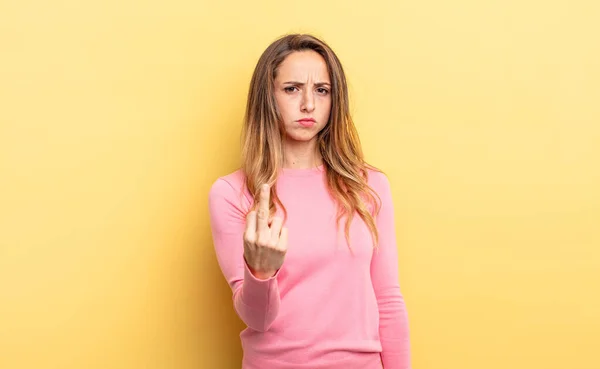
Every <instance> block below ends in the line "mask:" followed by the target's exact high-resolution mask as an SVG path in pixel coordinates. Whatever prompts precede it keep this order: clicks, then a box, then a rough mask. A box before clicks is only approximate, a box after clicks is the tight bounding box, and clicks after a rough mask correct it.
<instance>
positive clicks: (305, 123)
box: [298, 118, 315, 128]
mask: <svg viewBox="0 0 600 369" xmlns="http://www.w3.org/2000/svg"><path fill="white" fill-rule="evenodd" d="M298 123H300V125H301V126H302V127H306V128H309V127H312V126H313V125H314V124H315V120H314V119H312V118H311V119H300V120H299V121H298Z"/></svg>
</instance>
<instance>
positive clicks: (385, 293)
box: [369, 172, 411, 369]
mask: <svg viewBox="0 0 600 369" xmlns="http://www.w3.org/2000/svg"><path fill="white" fill-rule="evenodd" d="M371 176H372V178H370V181H369V182H371V186H372V187H373V189H374V190H375V191H376V192H377V193H378V195H379V197H380V198H381V210H380V212H379V215H378V216H377V218H376V223H377V229H378V231H379V248H378V249H376V250H374V251H373V259H372V260H371V280H372V282H373V288H374V290H375V295H376V297H377V304H378V306H379V337H380V340H381V346H382V348H383V350H382V353H381V358H382V361H383V367H384V368H385V369H409V368H410V367H411V358H410V340H409V328H408V314H407V312H406V305H405V303H404V298H403V297H402V294H401V292H400V283H399V281H398V251H397V249H396V230H395V226H394V205H393V202H392V194H391V188H390V183H389V180H388V179H387V177H386V175H385V174H383V173H379V172H371Z"/></svg>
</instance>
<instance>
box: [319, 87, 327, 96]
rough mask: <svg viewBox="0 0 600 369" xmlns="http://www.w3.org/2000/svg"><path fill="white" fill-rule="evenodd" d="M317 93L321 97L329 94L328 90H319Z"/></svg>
mask: <svg viewBox="0 0 600 369" xmlns="http://www.w3.org/2000/svg"><path fill="white" fill-rule="evenodd" d="M317 91H318V92H319V93H320V94H322V95H327V94H328V93H329V90H328V89H326V88H319V89H317Z"/></svg>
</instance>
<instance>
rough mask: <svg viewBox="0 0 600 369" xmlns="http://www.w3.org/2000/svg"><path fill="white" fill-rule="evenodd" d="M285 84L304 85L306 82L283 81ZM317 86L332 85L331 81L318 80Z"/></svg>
mask: <svg viewBox="0 0 600 369" xmlns="http://www.w3.org/2000/svg"><path fill="white" fill-rule="evenodd" d="M283 84H284V85H296V86H304V85H305V83H304V82H296V81H288V82H283ZM315 86H331V84H330V83H329V82H316V83H315Z"/></svg>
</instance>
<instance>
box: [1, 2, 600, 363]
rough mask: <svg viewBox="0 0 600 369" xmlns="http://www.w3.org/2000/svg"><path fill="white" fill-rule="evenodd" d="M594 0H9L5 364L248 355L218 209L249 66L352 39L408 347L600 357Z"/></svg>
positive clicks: (511, 358)
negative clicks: (213, 201)
mask: <svg viewBox="0 0 600 369" xmlns="http://www.w3.org/2000/svg"><path fill="white" fill-rule="evenodd" d="M599 18H600V6H599V5H598V2H596V1H592V0H589V1H575V0H573V1H566V0H565V1H517V0H510V1H501V0H494V1H476V0H471V1H443V0H425V1H389V2H388V1H381V0H372V1H367V2H356V3H353V4H350V3H349V2H347V1H316V0H314V1H302V2H286V1H262V2H258V3H257V2H252V1H247V2H242V1H239V2H234V3H229V2H216V1H213V2H202V1H200V2H198V1H192V0H172V1H168V2H167V1H162V2H161V1H152V0H150V1H133V0H127V1H115V0H112V1H89V2H85V1H75V0H68V1H65V0H63V1H41V0H24V1H10V0H2V1H0V52H1V53H0V174H1V177H0V227H1V229H0V368H2V369H24V368H28V369H29V368H31V369H34V368H35V369H46V368H48V369H50V368H61V369H71V368H82V369H96V368H98V369H100V368H102V369H107V368H111V369H119V368H127V369H134V368H135V369H137V368H152V369H154V368H178V369H179V368H181V369H185V368H188V369H192V368H211V369H212V368H225V369H230V368H231V369H233V368H239V363H240V360H241V350H240V346H239V338H238V336H237V335H238V332H239V331H240V330H241V329H242V328H243V326H242V324H241V323H240V322H239V320H238V319H237V318H236V316H235V313H234V312H233V309H232V306H231V300H230V298H231V297H230V291H229V288H228V286H227V285H226V283H225V280H224V279H223V278H222V276H221V274H220V270H219V269H218V266H217V263H216V260H215V257H214V252H213V249H212V247H213V246H212V240H211V235H210V231H209V223H208V210H207V194H208V190H209V187H210V185H211V184H212V182H213V181H214V180H215V179H216V178H217V177H218V176H221V175H224V174H226V173H229V172H231V171H233V170H234V169H236V164H237V162H238V155H239V145H238V143H239V141H238V137H239V131H240V126H241V119H242V115H243V109H244V104H245V96H246V93H247V88H248V83H249V80H250V75H251V73H252V70H253V68H254V65H255V63H256V61H257V59H258V57H259V55H260V54H261V52H262V51H263V50H264V48H265V47H266V46H267V45H268V44H269V43H270V42H271V41H273V40H274V39H275V38H276V37H278V36H279V35H282V34H285V33H288V32H312V33H314V34H315V35H317V36H320V37H323V38H324V39H325V40H326V41H327V42H328V43H330V45H331V46H332V47H333V48H334V50H335V51H336V52H337V53H338V55H339V57H340V58H341V60H342V62H343V63H344V66H345V69H346V72H347V74H348V78H349V81H350V88H351V99H352V104H353V112H354V116H355V118H356V122H357V125H358V129H359V131H360V134H361V138H362V141H363V145H364V149H365V152H366V155H367V159H368V160H369V161H370V162H371V163H373V164H375V165H376V166H379V167H381V168H382V169H384V171H386V172H387V174H388V176H389V178H390V180H391V182H392V185H393V196H394V202H395V206H396V213H397V232H398V240H399V245H398V246H399V265H400V268H401V285H402V289H403V292H404V295H405V298H406V301H407V305H408V309H409V314H410V323H411V339H412V347H413V350H412V351H413V361H414V368H415V369H416V368H419V369H446V368H456V369H482V368H485V369H506V368H511V369H517V368H519V369H521V368H522V369H525V368H527V369H529V368H543V369H597V368H600V359H598V347H599V345H600V334H599V332H600V293H599V290H600V288H599V285H598V281H599V280H600V275H599V274H600V272H599V270H600V262H599V259H600V230H599V228H600V124H599V123H600V108H599V106H600V46H599V45H600V43H599V42H598V36H599V35H600V25H599V24H600V23H599V22H598V19H599Z"/></svg>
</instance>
